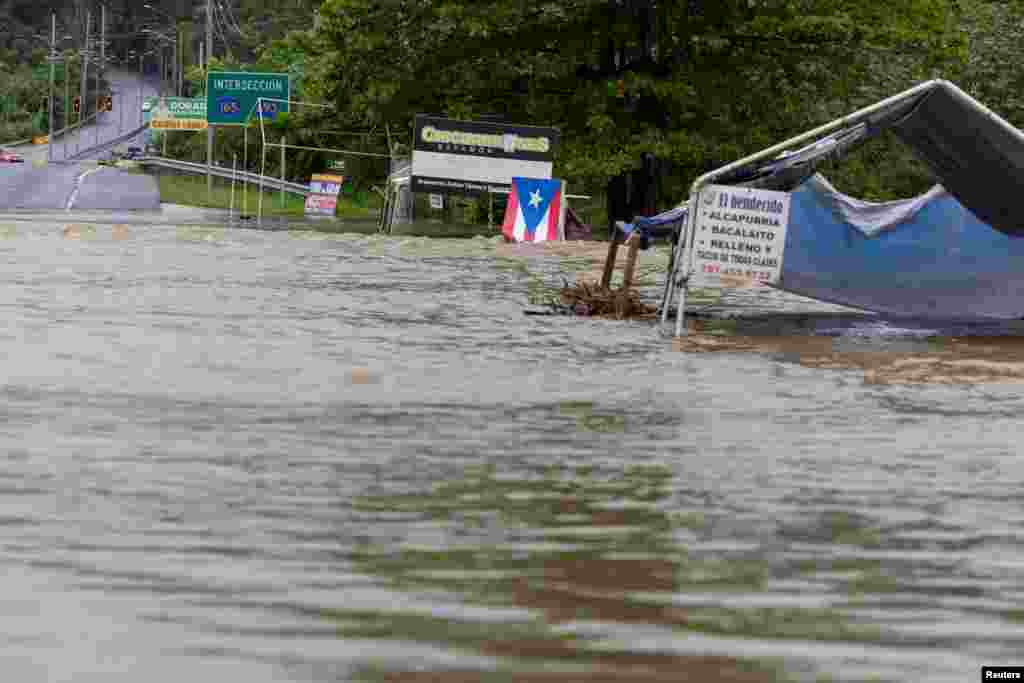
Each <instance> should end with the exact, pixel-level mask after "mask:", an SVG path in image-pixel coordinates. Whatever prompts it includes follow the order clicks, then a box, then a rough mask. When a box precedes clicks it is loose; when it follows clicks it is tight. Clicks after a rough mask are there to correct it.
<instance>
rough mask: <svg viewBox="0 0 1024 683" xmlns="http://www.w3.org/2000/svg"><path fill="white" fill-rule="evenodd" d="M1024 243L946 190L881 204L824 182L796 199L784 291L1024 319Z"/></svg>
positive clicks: (881, 306) (874, 306)
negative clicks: (987, 221)
mask: <svg viewBox="0 0 1024 683" xmlns="http://www.w3.org/2000/svg"><path fill="white" fill-rule="evenodd" d="M1022 263H1024V239H1021V238H1019V237H1013V236H1011V235H1008V234H1006V233H1004V232H1001V231H999V230H996V229H994V228H993V227H992V226H990V225H988V224H987V223H985V222H984V221H982V220H980V219H979V218H978V217H977V216H975V215H974V213H973V212H972V211H970V210H969V209H967V208H966V207H965V206H963V205H962V204H961V203H960V202H959V201H957V199H956V198H954V197H953V196H952V195H950V194H949V192H947V191H946V190H945V189H944V188H943V187H942V186H936V187H934V188H933V189H932V190H930V191H929V192H927V193H925V194H924V195H921V196H920V197H915V198H913V199H909V200H904V201H900V202H887V203H884V204H872V203H869V202H863V201H860V200H857V199H854V198H853V197H848V196H846V195H844V194H842V193H840V192H838V191H836V190H835V188H833V187H832V186H831V185H830V184H829V183H828V182H827V181H826V180H825V179H824V178H823V177H821V176H820V175H815V176H812V177H811V178H810V179H808V180H807V181H805V182H804V183H803V184H802V185H800V187H798V188H797V189H796V190H795V191H794V192H793V193H792V201H791V204H790V217H789V228H788V231H787V235H786V250H785V254H784V256H783V264H782V279H781V281H780V283H779V285H778V287H779V289H784V290H787V291H791V292H794V293H796V294H802V295H804V296H809V297H811V298H814V299H819V300H822V301H830V302H834V303H839V304H843V305H847V306H854V307H858V308H864V309H867V310H871V311H876V312H881V313H890V314H896V315H914V316H926V317H942V318H991V317H995V318H1022V317H1024V268H1022V267H1021V264H1022Z"/></svg>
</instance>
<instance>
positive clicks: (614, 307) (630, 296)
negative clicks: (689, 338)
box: [559, 281, 658, 320]
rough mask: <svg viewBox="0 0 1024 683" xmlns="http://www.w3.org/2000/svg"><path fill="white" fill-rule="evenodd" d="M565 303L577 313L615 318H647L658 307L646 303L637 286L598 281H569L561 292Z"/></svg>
mask: <svg viewBox="0 0 1024 683" xmlns="http://www.w3.org/2000/svg"><path fill="white" fill-rule="evenodd" d="M559 295H560V298H561V302H562V305H563V306H565V307H567V308H568V309H569V310H570V311H571V312H572V313H573V314H574V315H581V316H594V317H602V318H615V319H616V320H624V319H626V318H630V319H638V318H639V319H648V318H653V317H655V316H656V315H657V313H658V308H657V307H656V306H652V305H650V304H645V303H644V302H643V301H642V300H641V299H640V293H639V292H638V291H636V290H635V289H632V288H630V289H625V288H620V289H609V288H607V287H601V286H600V285H599V284H597V283H592V282H583V281H581V282H577V283H576V284H574V285H570V284H566V285H565V286H564V287H563V288H562V290H561V292H559Z"/></svg>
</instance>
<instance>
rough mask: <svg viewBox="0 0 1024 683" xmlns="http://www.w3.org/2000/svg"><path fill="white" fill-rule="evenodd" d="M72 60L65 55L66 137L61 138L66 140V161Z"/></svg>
mask: <svg viewBox="0 0 1024 683" xmlns="http://www.w3.org/2000/svg"><path fill="white" fill-rule="evenodd" d="M70 62H71V60H70V58H69V57H68V54H67V53H66V52H65V53H64V121H63V123H64V135H62V136H61V137H62V138H63V139H64V160H65V161H67V158H68V115H69V114H70V113H71V99H70V98H71V92H70V86H69V84H70V81H71V69H70V68H68V67H69V66H71V64H70Z"/></svg>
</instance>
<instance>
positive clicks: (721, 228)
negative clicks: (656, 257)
mask: <svg viewBox="0 0 1024 683" xmlns="http://www.w3.org/2000/svg"><path fill="white" fill-rule="evenodd" d="M789 203H790V196H789V193H787V192H775V191H772V190H754V189H749V188H744V187H730V186H727V185H708V186H707V187H705V188H703V189H702V190H701V193H700V198H699V200H698V202H697V223H696V226H695V228H696V232H695V234H694V241H693V269H692V273H693V275H692V281H693V284H695V285H696V286H698V287H700V286H708V287H749V286H758V285H763V284H777V283H778V282H779V277H780V276H781V274H782V256H783V251H784V250H785V247H786V226H787V225H788V223H789Z"/></svg>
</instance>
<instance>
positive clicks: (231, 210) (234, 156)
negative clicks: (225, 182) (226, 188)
mask: <svg viewBox="0 0 1024 683" xmlns="http://www.w3.org/2000/svg"><path fill="white" fill-rule="evenodd" d="M237 172H238V155H237V154H232V155H231V208H229V209H228V218H229V219H230V218H231V217H232V215H233V214H234V213H235V174H236V173H237Z"/></svg>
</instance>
